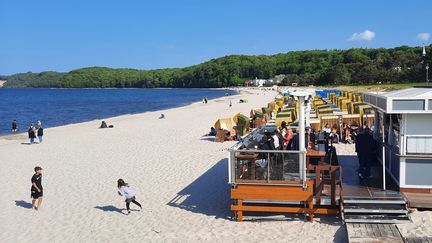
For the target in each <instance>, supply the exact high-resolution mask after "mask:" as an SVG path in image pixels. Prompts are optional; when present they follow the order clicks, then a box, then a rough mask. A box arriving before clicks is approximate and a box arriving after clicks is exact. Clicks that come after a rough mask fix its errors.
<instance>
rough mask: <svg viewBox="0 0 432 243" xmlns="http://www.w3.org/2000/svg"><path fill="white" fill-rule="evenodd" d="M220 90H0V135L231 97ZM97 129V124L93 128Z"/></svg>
mask: <svg viewBox="0 0 432 243" xmlns="http://www.w3.org/2000/svg"><path fill="white" fill-rule="evenodd" d="M235 93H236V92H235V91H233V90H221V89H218V90H216V89H0V135H7V134H11V130H12V121H13V120H14V119H16V120H17V122H18V132H25V131H27V129H28V127H29V125H30V123H32V122H33V123H34V124H36V123H37V121H38V120H40V121H41V122H42V124H43V127H44V128H48V127H54V126H60V125H66V124H71V123H78V122H84V121H90V120H95V119H104V118H109V117H114V116H119V115H125V114H134V113H141V112H146V111H157V110H163V109H168V108H173V107H179V106H184V105H187V104H191V103H193V102H199V101H201V100H202V99H203V98H204V97H208V99H210V100H211V99H214V98H218V97H221V96H225V95H233V94H235ZM95 125H99V124H95Z"/></svg>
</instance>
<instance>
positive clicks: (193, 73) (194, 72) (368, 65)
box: [0, 45, 432, 88]
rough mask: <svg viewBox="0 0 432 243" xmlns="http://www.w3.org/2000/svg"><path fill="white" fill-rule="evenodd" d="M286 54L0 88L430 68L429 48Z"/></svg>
mask: <svg viewBox="0 0 432 243" xmlns="http://www.w3.org/2000/svg"><path fill="white" fill-rule="evenodd" d="M426 51H427V56H426V62H422V60H423V57H422V48H421V47H408V46H401V47H396V48H390V49H385V48H378V49H359V48H356V49H349V50H311V51H291V52H288V53H284V54H276V55H260V56H247V55H231V56H225V57H221V58H217V59H212V60H210V61H207V62H204V63H201V64H198V65H194V66H190V67H185V68H167V69H157V70H137V69H127V68H117V69H113V68H106V67H89V68H81V69H76V70H73V71H70V72H67V73H59V72H41V73H31V72H28V73H20V74H15V75H10V76H0V80H7V83H6V84H5V87H36V88H37V87H55V88H110V87H117V88H129V87H134V88H141V87H144V88H154V87H194V88H195V87H200V88H207V87H227V86H239V85H243V83H244V81H245V80H247V79H253V78H255V77H258V78H261V79H269V78H273V77H274V76H276V75H279V74H284V75H285V78H284V80H283V83H284V84H290V83H299V84H300V85H309V84H314V85H341V84H373V83H378V82H382V83H403V82H419V81H424V80H425V71H424V70H425V69H424V67H425V63H429V64H430V65H431V64H432V55H431V51H432V45H431V46H428V47H427V48H426Z"/></svg>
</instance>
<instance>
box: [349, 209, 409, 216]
mask: <svg viewBox="0 0 432 243" xmlns="http://www.w3.org/2000/svg"><path fill="white" fill-rule="evenodd" d="M344 213H345V214H347V213H384V214H405V215H406V214H407V213H408V210H406V209H364V208H353V209H346V208H344Z"/></svg>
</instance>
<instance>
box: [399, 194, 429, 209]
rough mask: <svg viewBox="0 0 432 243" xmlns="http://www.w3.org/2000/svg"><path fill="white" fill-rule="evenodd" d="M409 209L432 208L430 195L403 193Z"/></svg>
mask: <svg viewBox="0 0 432 243" xmlns="http://www.w3.org/2000/svg"><path fill="white" fill-rule="evenodd" d="M403 194H404V195H405V197H406V199H407V201H408V207H410V208H432V194H430V193H414V192H403Z"/></svg>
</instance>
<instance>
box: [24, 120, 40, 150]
mask: <svg viewBox="0 0 432 243" xmlns="http://www.w3.org/2000/svg"><path fill="white" fill-rule="evenodd" d="M27 133H28V137H29V139H30V144H33V143H35V139H36V136H37V138H38V139H39V143H42V137H43V135H44V132H43V127H42V122H41V121H40V120H39V121H38V122H37V127H35V126H34V124H33V123H31V124H30V127H29V129H28V130H27Z"/></svg>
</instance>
